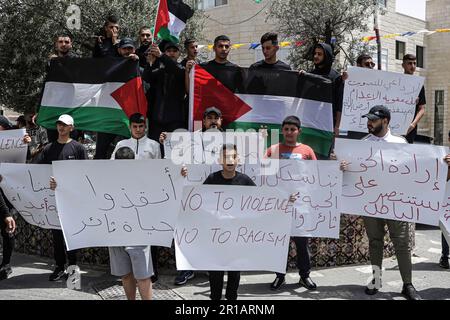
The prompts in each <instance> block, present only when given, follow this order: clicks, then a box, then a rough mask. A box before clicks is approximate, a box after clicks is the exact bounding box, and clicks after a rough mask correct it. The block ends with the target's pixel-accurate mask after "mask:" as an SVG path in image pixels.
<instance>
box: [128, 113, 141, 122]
mask: <svg viewBox="0 0 450 320" xmlns="http://www.w3.org/2000/svg"><path fill="white" fill-rule="evenodd" d="M130 123H145V117H144V116H143V115H142V114H140V113H135V114H133V115H132V116H131V117H130Z"/></svg>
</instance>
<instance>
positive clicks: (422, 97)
mask: <svg viewBox="0 0 450 320" xmlns="http://www.w3.org/2000/svg"><path fill="white" fill-rule="evenodd" d="M426 104H427V98H426V97H425V87H422V90H420V93H419V102H418V103H417V105H416V113H415V116H417V113H418V112H419V106H424V105H426Z"/></svg>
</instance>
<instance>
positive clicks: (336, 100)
mask: <svg viewBox="0 0 450 320" xmlns="http://www.w3.org/2000/svg"><path fill="white" fill-rule="evenodd" d="M318 46H320V47H322V49H323V50H324V52H325V59H324V61H323V63H322V65H320V67H319V66H315V68H314V70H312V71H311V73H312V74H317V75H320V76H322V77H325V78H328V79H330V80H331V81H333V118H334V125H336V113H338V112H342V100H343V98H344V81H343V80H342V76H341V75H340V73H339V72H337V71H336V70H334V69H333V68H332V65H333V62H334V55H333V49H332V48H331V46H330V45H329V44H326V43H321V44H318Z"/></svg>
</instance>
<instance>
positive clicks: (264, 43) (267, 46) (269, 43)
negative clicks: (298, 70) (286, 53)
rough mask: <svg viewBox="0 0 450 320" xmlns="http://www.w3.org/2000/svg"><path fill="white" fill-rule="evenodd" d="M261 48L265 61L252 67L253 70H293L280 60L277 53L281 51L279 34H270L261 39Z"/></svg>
mask: <svg viewBox="0 0 450 320" xmlns="http://www.w3.org/2000/svg"><path fill="white" fill-rule="evenodd" d="M261 48H262V52H263V55H264V60H261V61H258V62H256V63H254V64H252V65H251V66H250V69H252V68H264V69H273V70H287V71H289V70H292V69H291V67H290V66H289V65H288V64H286V63H284V62H283V61H280V60H278V58H277V52H278V51H279V50H280V45H279V43H278V34H277V33H274V32H268V33H266V34H264V35H263V36H262V37H261Z"/></svg>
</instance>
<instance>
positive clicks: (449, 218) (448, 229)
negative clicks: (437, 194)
mask: <svg viewBox="0 0 450 320" xmlns="http://www.w3.org/2000/svg"><path fill="white" fill-rule="evenodd" d="M439 226H440V228H441V230H442V233H443V234H444V236H445V237H446V239H447V242H448V243H450V182H447V188H446V194H445V198H444V201H443V202H442V214H441V223H440V225H439Z"/></svg>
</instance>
